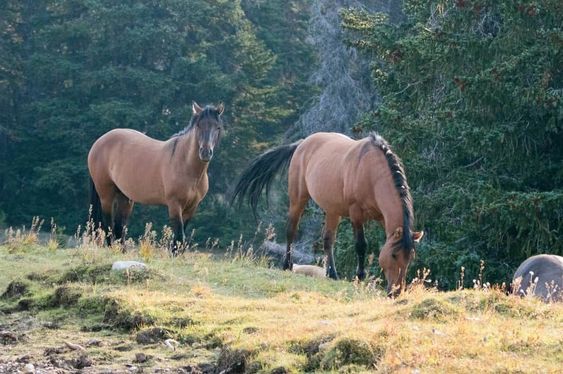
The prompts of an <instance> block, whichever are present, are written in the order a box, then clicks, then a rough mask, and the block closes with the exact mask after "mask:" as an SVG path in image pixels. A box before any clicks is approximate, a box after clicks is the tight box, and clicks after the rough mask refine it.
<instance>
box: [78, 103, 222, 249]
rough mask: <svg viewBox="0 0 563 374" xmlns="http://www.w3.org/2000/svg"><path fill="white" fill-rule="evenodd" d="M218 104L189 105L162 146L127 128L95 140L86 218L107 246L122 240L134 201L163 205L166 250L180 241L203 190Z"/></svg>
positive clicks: (218, 124) (217, 127)
mask: <svg viewBox="0 0 563 374" xmlns="http://www.w3.org/2000/svg"><path fill="white" fill-rule="evenodd" d="M223 110H224V107H223V104H220V105H219V106H217V107H214V106H206V107H204V108H202V107H200V106H199V105H197V103H195V102H194V103H193V104H192V112H193V115H192V118H191V120H190V123H189V125H188V126H187V127H186V128H185V129H184V130H182V131H180V132H179V133H177V134H176V135H174V136H172V137H171V138H170V139H168V140H167V141H160V140H155V139H152V138H149V137H148V136H146V135H144V134H142V133H140V132H138V131H135V130H131V129H114V130H111V131H109V132H107V133H106V134H104V135H103V136H101V137H100V138H99V139H98V140H96V142H95V143H94V144H93V145H92V148H91V149H90V153H89V154H88V169H89V171H90V176H91V178H90V182H91V183H90V185H91V197H90V203H91V205H92V219H93V220H94V223H95V224H96V225H98V224H100V225H102V227H103V228H104V229H105V230H106V233H108V235H107V242H108V244H111V241H112V239H113V240H118V239H119V240H122V239H123V227H124V226H125V225H126V223H127V219H128V218H129V215H130V214H131V211H132V210H133V204H134V203H135V202H138V203H141V204H153V205H166V206H167V207H168V216H169V218H170V226H171V228H172V230H173V233H174V237H173V243H172V248H171V249H172V251H173V252H176V251H177V250H178V247H179V243H181V244H183V243H184V242H185V234H184V230H185V227H186V225H187V223H188V221H189V220H190V219H191V218H192V217H193V215H194V213H195V211H196V208H197V207H198V205H199V203H200V202H201V200H202V199H203V198H204V197H205V194H206V193H207V190H208V187H209V185H208V179H207V168H208V166H209V161H210V160H211V158H212V157H213V149H214V147H215V146H216V145H217V143H218V141H219V138H220V136H221V133H222V131H223V121H222V119H221V115H222V114H223Z"/></svg>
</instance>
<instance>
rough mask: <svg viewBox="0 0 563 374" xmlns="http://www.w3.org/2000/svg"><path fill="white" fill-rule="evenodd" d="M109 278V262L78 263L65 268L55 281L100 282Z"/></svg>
mask: <svg viewBox="0 0 563 374" xmlns="http://www.w3.org/2000/svg"><path fill="white" fill-rule="evenodd" d="M110 278H111V264H103V265H80V266H77V267H75V268H72V269H69V270H67V271H66V272H65V273H64V274H63V275H62V276H61V277H60V278H59V280H58V282H57V283H68V282H84V283H94V284H95V283H102V282H108V281H109V280H110Z"/></svg>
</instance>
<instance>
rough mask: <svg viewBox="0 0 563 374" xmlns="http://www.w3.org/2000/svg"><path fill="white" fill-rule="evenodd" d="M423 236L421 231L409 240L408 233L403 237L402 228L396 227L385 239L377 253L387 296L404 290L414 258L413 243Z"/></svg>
mask: <svg viewBox="0 0 563 374" xmlns="http://www.w3.org/2000/svg"><path fill="white" fill-rule="evenodd" d="M423 235H424V232H423V231H417V232H413V233H412V234H411V235H410V238H409V237H408V233H407V235H403V228H402V227H397V228H396V229H395V231H394V232H393V233H392V234H391V235H389V236H388V237H387V240H386V241H385V244H384V245H383V248H381V251H380V252H379V266H381V268H382V269H383V273H384V274H385V279H386V280H387V289H386V290H387V294H388V295H389V296H397V295H398V294H399V293H400V292H401V290H402V289H403V288H405V279H406V276H407V270H408V268H409V265H410V263H411V261H412V260H413V259H414V256H415V250H414V243H418V242H419V241H420V239H422V236H423Z"/></svg>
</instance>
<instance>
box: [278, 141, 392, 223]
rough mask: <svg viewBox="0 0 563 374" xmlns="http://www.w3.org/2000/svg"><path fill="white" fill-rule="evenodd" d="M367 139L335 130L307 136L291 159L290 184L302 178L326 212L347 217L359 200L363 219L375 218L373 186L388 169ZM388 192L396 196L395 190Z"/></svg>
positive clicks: (308, 190) (387, 173) (380, 154)
mask: <svg viewBox="0 0 563 374" xmlns="http://www.w3.org/2000/svg"><path fill="white" fill-rule="evenodd" d="M370 142H371V141H370V139H369V138H363V139H359V140H354V139H351V138H349V137H347V136H345V135H343V134H338V133H316V134H313V135H311V136H309V137H307V138H306V139H305V140H304V141H303V142H302V143H301V144H300V145H299V147H298V148H297V150H296V151H295V155H294V156H293V159H292V160H291V165H290V178H289V179H290V181H289V183H290V185H291V184H293V183H298V180H302V181H304V183H305V185H306V189H307V192H308V193H309V194H310V196H311V197H312V198H313V200H314V201H315V202H316V203H317V204H318V205H319V206H320V207H321V208H322V209H323V210H325V211H326V212H329V211H331V212H334V213H336V214H338V215H340V216H348V215H349V212H350V206H351V205H354V204H356V203H358V204H360V205H361V209H362V210H365V212H364V213H362V214H363V215H366V218H367V217H369V218H377V217H378V214H379V213H378V209H377V206H376V203H375V201H373V185H374V184H375V183H377V181H378V180H379V179H381V178H382V176H389V175H390V172H389V167H388V166H387V162H386V161H385V158H384V156H383V154H382V152H380V151H378V150H377V148H375V147H372V146H371V145H370V144H369V143H370ZM379 166H381V167H379ZM292 179H293V181H292ZM301 183H303V182H301ZM391 193H393V194H394V195H397V192H396V191H395V190H392V191H391ZM366 212H367V213H366ZM370 212H371V213H370Z"/></svg>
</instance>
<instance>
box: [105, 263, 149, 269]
mask: <svg viewBox="0 0 563 374" xmlns="http://www.w3.org/2000/svg"><path fill="white" fill-rule="evenodd" d="M131 268H133V269H135V270H140V269H147V265H145V264H144V263H142V262H139V261H115V262H114V263H113V264H112V265H111V270H114V271H122V270H128V269H131Z"/></svg>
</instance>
